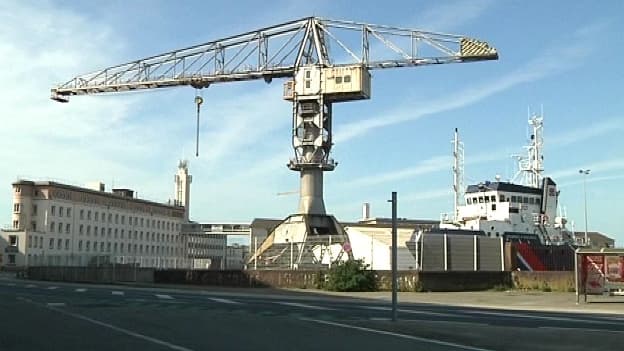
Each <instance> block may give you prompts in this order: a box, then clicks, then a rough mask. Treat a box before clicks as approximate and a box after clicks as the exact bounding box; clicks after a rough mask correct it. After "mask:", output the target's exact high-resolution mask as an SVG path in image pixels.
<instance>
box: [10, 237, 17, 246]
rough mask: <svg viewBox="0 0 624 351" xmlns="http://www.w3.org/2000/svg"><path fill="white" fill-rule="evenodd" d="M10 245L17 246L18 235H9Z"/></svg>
mask: <svg viewBox="0 0 624 351" xmlns="http://www.w3.org/2000/svg"><path fill="white" fill-rule="evenodd" d="M9 245H10V246H17V235H9Z"/></svg>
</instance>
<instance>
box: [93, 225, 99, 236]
mask: <svg viewBox="0 0 624 351" xmlns="http://www.w3.org/2000/svg"><path fill="white" fill-rule="evenodd" d="M97 235H98V227H93V236H97Z"/></svg>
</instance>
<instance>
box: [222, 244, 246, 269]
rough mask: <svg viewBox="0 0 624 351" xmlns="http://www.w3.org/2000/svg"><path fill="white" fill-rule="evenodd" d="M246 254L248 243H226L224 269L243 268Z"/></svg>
mask: <svg viewBox="0 0 624 351" xmlns="http://www.w3.org/2000/svg"><path fill="white" fill-rule="evenodd" d="M248 256H249V246H248V245H240V244H233V245H228V247H227V248H226V250H225V269H245V267H246V265H247V258H248Z"/></svg>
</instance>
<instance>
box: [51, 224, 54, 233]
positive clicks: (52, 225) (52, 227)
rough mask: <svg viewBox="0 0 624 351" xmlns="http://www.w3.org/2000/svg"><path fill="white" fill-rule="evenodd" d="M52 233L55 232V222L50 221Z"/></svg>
mask: <svg viewBox="0 0 624 351" xmlns="http://www.w3.org/2000/svg"><path fill="white" fill-rule="evenodd" d="M50 233H54V222H50Z"/></svg>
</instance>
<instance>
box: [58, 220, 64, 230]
mask: <svg viewBox="0 0 624 351" xmlns="http://www.w3.org/2000/svg"><path fill="white" fill-rule="evenodd" d="M58 232H59V233H62V232H63V223H61V222H59V224H58Z"/></svg>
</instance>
